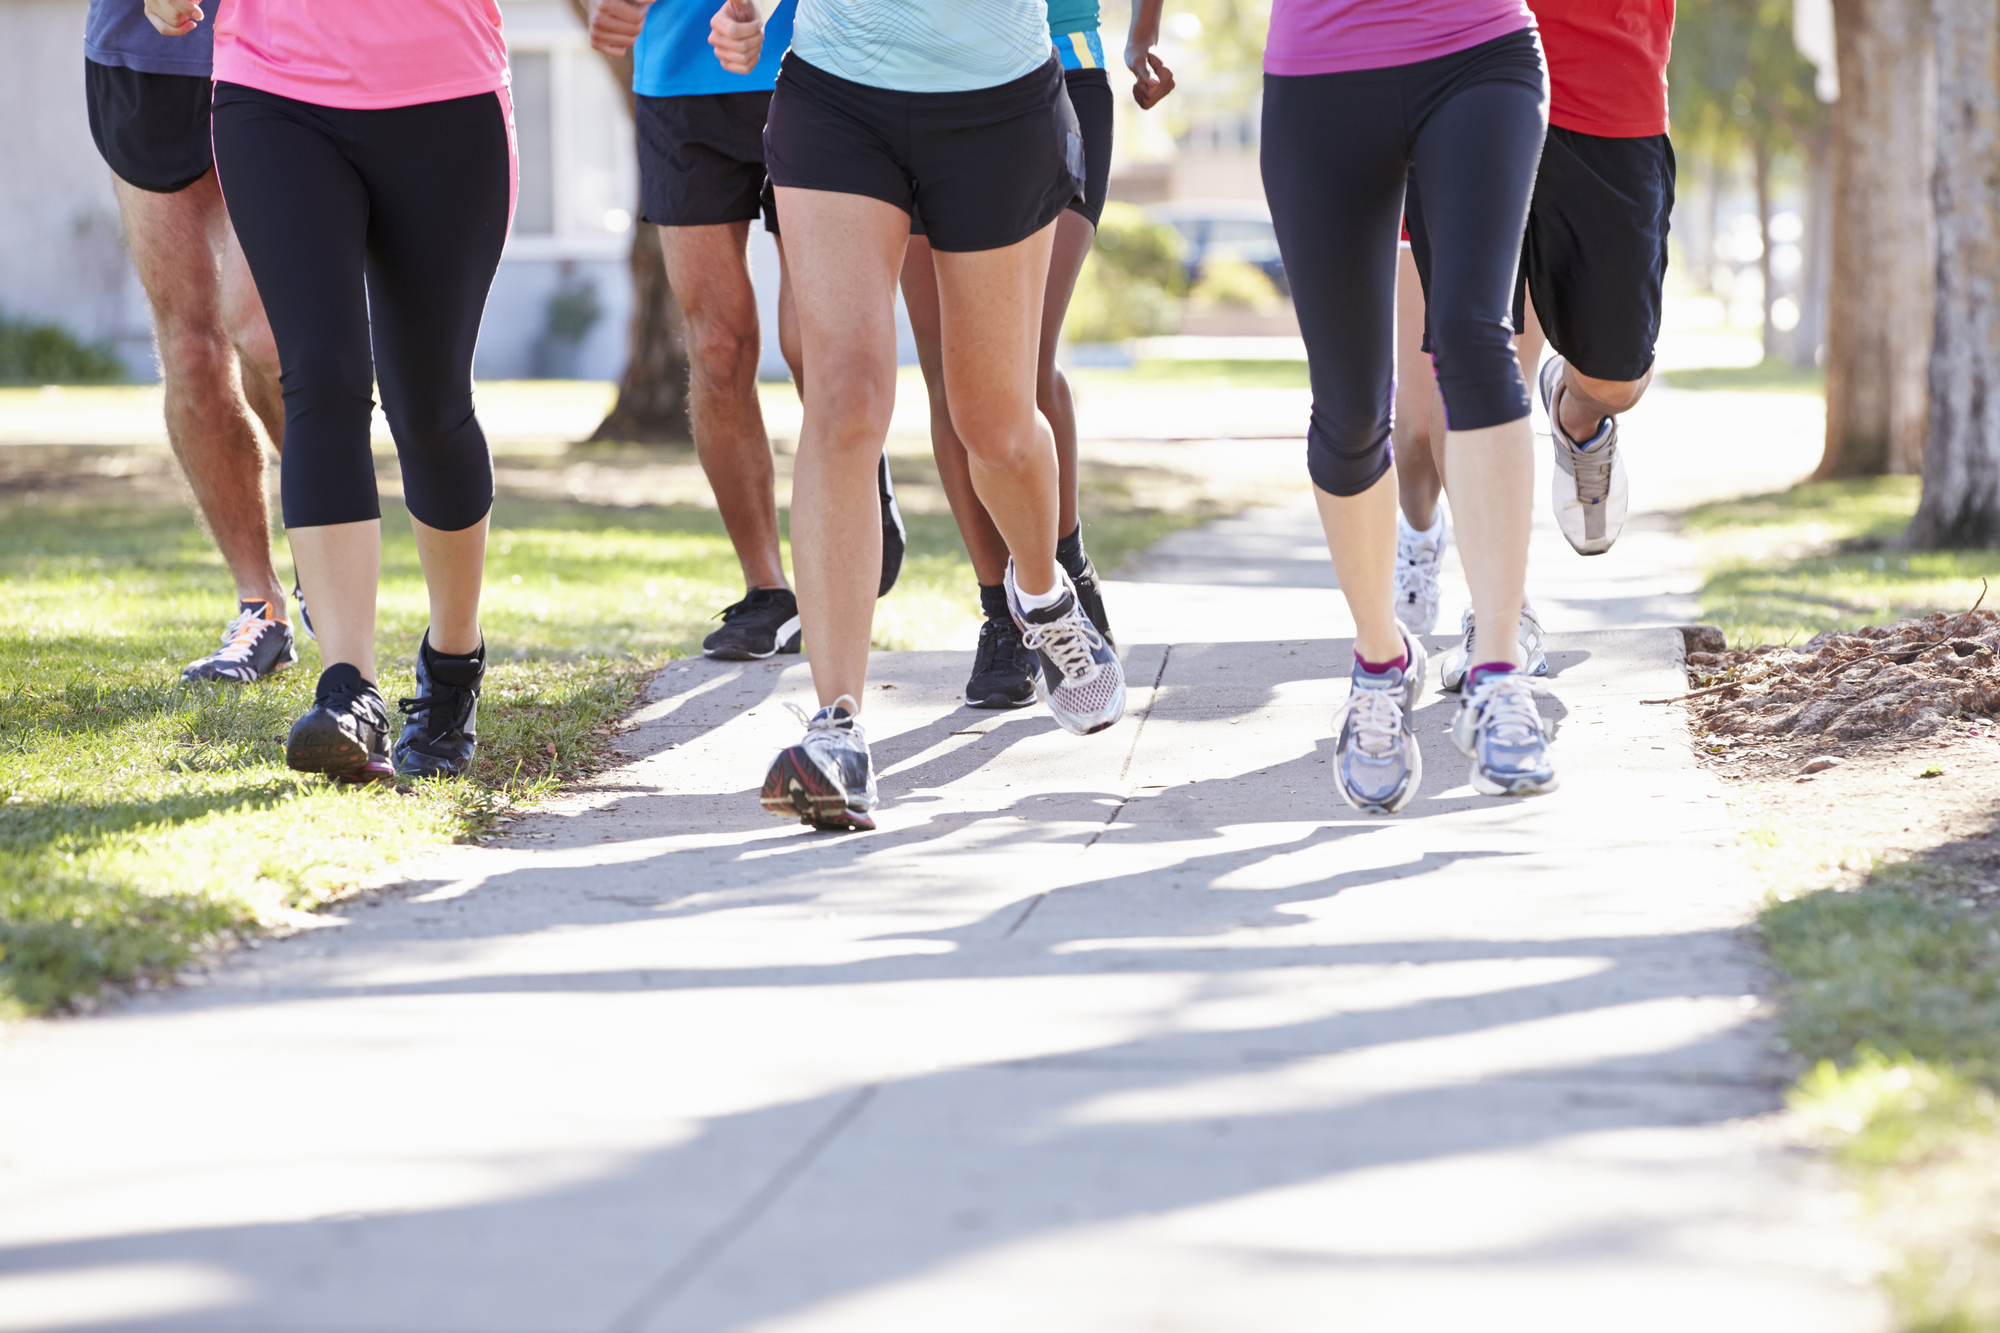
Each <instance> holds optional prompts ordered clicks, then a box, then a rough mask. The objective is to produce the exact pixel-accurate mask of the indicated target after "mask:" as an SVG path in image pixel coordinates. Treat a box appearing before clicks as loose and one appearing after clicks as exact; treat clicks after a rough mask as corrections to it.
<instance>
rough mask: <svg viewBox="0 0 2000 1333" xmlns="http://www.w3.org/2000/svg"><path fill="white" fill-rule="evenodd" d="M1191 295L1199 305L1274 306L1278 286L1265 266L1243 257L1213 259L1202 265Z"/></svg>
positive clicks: (1256, 307) (1272, 307)
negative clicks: (1259, 266)
mask: <svg viewBox="0 0 2000 1333" xmlns="http://www.w3.org/2000/svg"><path fill="white" fill-rule="evenodd" d="M1188 295H1189V297H1190V298H1191V299H1192V300H1194V301H1195V302H1196V303H1198V304H1200V305H1207V306H1221V307H1223V308H1224V309H1227V310H1271V309H1274V308H1276V306H1277V304H1278V300H1279V297H1278V289H1277V287H1276V286H1275V285H1274V284H1273V283H1272V282H1271V279H1270V278H1269V277H1267V276H1266V275H1265V273H1264V270H1263V269H1261V268H1258V267H1257V266H1256V265H1254V264H1249V263H1246V262H1244V261H1243V260H1241V259H1233V258H1232V259H1221V258H1218V259H1211V260H1209V261H1208V262H1207V263H1205V264H1203V265H1202V266H1201V279H1200V281H1198V282H1196V283H1195V285H1194V290H1193V291H1192V292H1190V293H1188Z"/></svg>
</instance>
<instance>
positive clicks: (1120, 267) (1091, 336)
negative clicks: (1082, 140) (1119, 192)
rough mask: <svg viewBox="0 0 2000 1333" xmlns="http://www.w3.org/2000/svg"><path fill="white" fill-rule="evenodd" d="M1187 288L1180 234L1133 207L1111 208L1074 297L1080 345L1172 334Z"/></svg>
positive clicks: (1073, 325)
mask: <svg viewBox="0 0 2000 1333" xmlns="http://www.w3.org/2000/svg"><path fill="white" fill-rule="evenodd" d="M1186 289H1187V278H1186V275H1185V271H1184V270H1183V268H1182V266H1181V237H1180V233H1179V232H1177V231H1175V230H1174V229H1173V228H1172V227H1169V226H1167V225H1165V224H1164V223H1159V222H1154V221H1152V220H1151V219H1149V218H1148V217H1147V216H1146V215H1145V214H1144V213H1143V212H1141V211H1140V210H1139V209H1137V208H1135V207H1133V206H1132V205H1131V204H1106V205H1105V206H1104V217H1103V219H1102V221H1100V222H1099V224H1098V228H1097V243H1096V245H1094V246H1093V247H1092V248H1091V252H1090V260H1089V262H1088V263H1086V264H1085V265H1084V266H1083V274H1082V276H1081V277H1079V278H1078V279H1077V283H1076V294H1075V295H1074V296H1073V297H1071V298H1070V305H1069V319H1068V323H1067V328H1068V331H1069V336H1070V337H1071V338H1072V339H1073V340H1074V341H1076V342H1120V341H1123V340H1124V339H1126V338H1148V337H1152V336H1153V335H1155V334H1161V333H1171V332H1173V330H1174V329H1175V328H1176V327H1177V326H1178V324H1179V321H1180V298H1181V297H1182V295H1184V294H1185V292H1186Z"/></svg>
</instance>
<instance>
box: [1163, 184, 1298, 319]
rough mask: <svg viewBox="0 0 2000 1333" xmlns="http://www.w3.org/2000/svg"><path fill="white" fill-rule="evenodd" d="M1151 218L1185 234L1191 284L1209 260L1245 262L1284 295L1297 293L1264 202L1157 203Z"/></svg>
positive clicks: (1188, 274)
mask: <svg viewBox="0 0 2000 1333" xmlns="http://www.w3.org/2000/svg"><path fill="white" fill-rule="evenodd" d="M1146 216H1147V217H1150V218H1152V219H1153V220H1154V221H1156V222H1164V223H1166V224H1167V225H1168V226H1170V227H1172V228H1173V229H1174V230H1175V231H1177V232H1179V233H1180V234H1181V240H1182V241H1183V242H1185V246H1186V248H1185V251H1184V253H1183V255H1182V263H1183V264H1184V265H1185V266H1186V268H1187V279H1188V284H1189V285H1190V286H1192V285H1193V284H1194V282H1195V281H1196V280H1197V279H1198V278H1199V277H1200V276H1201V266H1202V265H1203V264H1205V263H1207V262H1208V261H1209V260H1210V259H1222V258H1230V259H1240V260H1242V261H1243V262H1244V263H1246V264H1251V265H1254V266H1255V267H1257V268H1259V269H1261V270H1263V273H1264V276H1265V277H1267V278H1269V279H1270V280H1271V285H1272V286H1274V287H1276V288H1277V289H1278V293H1279V295H1281V296H1287V297H1288V296H1290V295H1291V294H1292V289H1291V286H1290V284H1288V283H1287V282H1286V281H1285V261H1284V260H1283V259H1282V258H1280V257H1279V255H1278V233H1277V230H1276V229H1275V228H1273V227H1272V226H1271V210H1270V209H1269V208H1268V207H1267V206H1266V205H1265V204H1264V203H1263V201H1262V200H1250V199H1181V200H1176V201H1175V202H1173V203H1167V204H1155V205H1154V206H1152V207H1151V208H1148V209H1147V210H1146Z"/></svg>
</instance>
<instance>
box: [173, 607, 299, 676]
mask: <svg viewBox="0 0 2000 1333" xmlns="http://www.w3.org/2000/svg"><path fill="white" fill-rule="evenodd" d="M298 660H299V650H298V647H297V645H296V644H294V643H293V642H292V627H291V626H290V625H287V624H286V623H285V622H284V621H282V620H278V619H276V618H274V617H273V616H272V614H271V604H270V603H269V602H267V601H265V600H264V599H263V598H262V597H245V598H244V599H243V600H242V601H240V602H238V603H237V604H236V619H234V620H232V621H230V622H229V624H228V625H226V626H224V627H223V630H222V646H221V647H220V648H218V649H216V650H215V651H214V652H212V653H210V654H209V655H208V656H207V657H203V658H198V659H197V660H195V661H193V662H190V663H188V664H187V665H186V666H185V667H183V668H182V669H181V679H182V680H231V681H236V682H237V683H239V684H247V683H249V682H250V681H253V680H263V679H264V678H265V677H267V676H275V675H277V674H278V673H279V672H280V671H283V670H284V669H285V668H286V667H288V666H290V665H291V664H292V663H294V662H296V661H298Z"/></svg>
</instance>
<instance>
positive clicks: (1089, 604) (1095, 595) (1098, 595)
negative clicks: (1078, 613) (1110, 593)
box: [1070, 556, 1118, 649]
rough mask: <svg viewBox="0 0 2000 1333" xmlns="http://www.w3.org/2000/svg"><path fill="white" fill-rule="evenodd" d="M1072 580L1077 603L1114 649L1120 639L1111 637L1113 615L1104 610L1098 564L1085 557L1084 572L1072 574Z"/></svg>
mask: <svg viewBox="0 0 2000 1333" xmlns="http://www.w3.org/2000/svg"><path fill="white" fill-rule="evenodd" d="M1070 582H1071V583H1073V584H1075V585H1076V604H1077V605H1078V606H1080V607H1082V608H1083V613H1084V614H1085V615H1087V616H1089V617H1090V623H1091V624H1093V625H1095V626H1097V632H1098V633H1099V634H1102V635H1103V636H1104V642H1105V643H1106V644H1108V645H1109V646H1110V647H1112V648H1113V649H1116V648H1117V647H1118V641H1117V640H1116V639H1114V638H1112V637H1111V617H1110V616H1109V615H1108V614H1106V613H1105V610H1104V589H1103V587H1102V586H1101V585H1100V584H1099V583H1098V582H1097V566H1096V565H1094V564H1092V563H1091V562H1090V557H1089V556H1085V557H1084V558H1083V572H1082V573H1081V574H1077V573H1074V572H1072V573H1071V574H1070Z"/></svg>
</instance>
